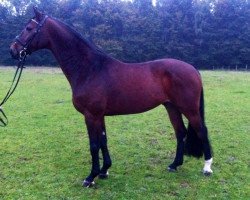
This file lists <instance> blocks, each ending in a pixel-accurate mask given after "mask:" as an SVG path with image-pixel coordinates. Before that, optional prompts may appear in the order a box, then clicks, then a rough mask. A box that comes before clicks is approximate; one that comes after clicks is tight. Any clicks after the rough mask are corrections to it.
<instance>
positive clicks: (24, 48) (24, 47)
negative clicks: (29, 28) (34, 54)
mask: <svg viewBox="0 0 250 200" xmlns="http://www.w3.org/2000/svg"><path fill="white" fill-rule="evenodd" d="M47 18H48V16H47V15H45V17H44V18H43V20H42V21H41V22H40V23H39V22H37V21H36V20H35V19H31V21H32V22H34V23H36V24H37V26H36V31H35V32H34V33H33V35H31V36H30V38H29V39H28V40H27V41H26V42H25V43H23V42H22V41H21V40H20V36H21V34H20V35H18V36H16V38H15V42H17V43H19V44H20V45H21V46H22V49H21V51H20V52H19V59H22V58H23V57H24V56H26V55H27V54H29V50H28V47H29V45H30V44H31V42H32V41H33V40H34V38H35V37H36V35H37V34H38V33H39V32H40V31H41V29H42V27H43V25H44V23H45V22H46V19H47Z"/></svg>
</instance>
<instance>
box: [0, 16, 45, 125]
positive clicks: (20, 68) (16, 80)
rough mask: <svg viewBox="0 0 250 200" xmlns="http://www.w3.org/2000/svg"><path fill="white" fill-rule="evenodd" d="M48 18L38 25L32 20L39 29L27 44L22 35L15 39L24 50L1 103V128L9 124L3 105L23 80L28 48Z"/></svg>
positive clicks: (20, 54) (20, 53)
mask: <svg viewBox="0 0 250 200" xmlns="http://www.w3.org/2000/svg"><path fill="white" fill-rule="evenodd" d="M47 18H48V16H47V15H46V16H45V17H44V18H43V20H42V21H41V22H40V23H38V22H37V21H36V20H34V19H31V21H33V22H35V23H36V24H37V27H36V31H35V32H34V34H33V35H32V36H31V37H30V38H29V39H28V41H27V42H26V43H23V42H22V41H21V40H20V35H18V36H17V37H16V38H15V42H18V43H19V44H20V45H21V46H22V50H21V51H20V52H19V62H18V64H17V69H16V73H15V75H14V78H13V80H12V83H11V86H10V89H9V90H8V92H7V94H6V95H5V97H4V99H3V100H2V102H1V103H0V114H2V116H0V127H1V126H2V127H4V126H7V124H8V118H7V116H6V114H5V113H4V111H3V108H2V105H3V104H4V103H5V102H6V101H7V100H8V99H9V98H10V96H11V95H12V94H13V93H14V91H15V89H16V87H17V85H18V83H19V80H20V78H21V75H22V71H23V68H24V64H25V60H26V56H27V55H28V47H29V45H30V44H31V42H32V41H33V39H34V38H35V37H36V35H37V34H38V33H39V32H40V31H41V28H42V27H43V25H44V23H45V21H46V19H47Z"/></svg>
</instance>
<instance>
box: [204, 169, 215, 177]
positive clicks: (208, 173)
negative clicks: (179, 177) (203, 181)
mask: <svg viewBox="0 0 250 200" xmlns="http://www.w3.org/2000/svg"><path fill="white" fill-rule="evenodd" d="M203 174H204V176H211V175H212V174H213V171H212V170H211V171H205V170H203Z"/></svg>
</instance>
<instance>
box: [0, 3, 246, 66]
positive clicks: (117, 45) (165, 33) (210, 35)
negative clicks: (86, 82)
mask: <svg viewBox="0 0 250 200" xmlns="http://www.w3.org/2000/svg"><path fill="white" fill-rule="evenodd" d="M5 2H8V4H6V3H5V4H3V3H2V4H0V44H1V46H0V58H1V59H0V64H1V65H13V60H12V59H11V58H10V56H9V44H10V42H11V41H12V40H13V38H14V37H15V36H16V35H17V34H18V33H20V30H21V29H22V28H23V27H24V25H25V24H26V22H27V20H28V19H30V18H31V17H32V16H33V12H32V7H33V5H37V6H38V7H39V8H40V9H41V10H43V11H44V12H45V13H46V14H48V15H51V16H53V17H56V18H58V19H61V20H62V21H64V22H66V23H67V24H69V25H70V26H73V27H74V29H75V30H77V31H78V32H80V33H81V34H82V35H83V36H84V37H85V38H87V39H88V40H90V41H92V42H94V43H95V44H96V45H97V46H99V47H100V48H101V49H103V50H104V51H105V52H107V53H108V54H110V55H111V56H113V57H116V58H118V59H121V60H123V61H126V62H142V61H147V60H152V59H158V58H166V57H171V58H177V59H181V60H184V61H186V62H189V63H191V64H193V65H195V66H196V67H197V68H212V67H213V66H221V67H223V66H224V67H227V66H237V67H238V68H240V67H245V66H246V65H248V66H249V65H250V23H249V22H250V20H249V19H250V2H249V1H248V0H193V1H192V0H157V1H156V3H155V4H154V5H153V3H152V1H151V0H134V1H132V2H130V1H122V0H85V1H82V0H60V1H59V0H41V1H39V0H18V1H17V0H9V1H5ZM28 60H29V64H32V65H57V64H56V62H55V60H54V58H53V57H52V56H51V55H50V53H48V52H46V51H42V52H38V53H34V54H33V55H32V56H31V57H30V58H29V59H28Z"/></svg>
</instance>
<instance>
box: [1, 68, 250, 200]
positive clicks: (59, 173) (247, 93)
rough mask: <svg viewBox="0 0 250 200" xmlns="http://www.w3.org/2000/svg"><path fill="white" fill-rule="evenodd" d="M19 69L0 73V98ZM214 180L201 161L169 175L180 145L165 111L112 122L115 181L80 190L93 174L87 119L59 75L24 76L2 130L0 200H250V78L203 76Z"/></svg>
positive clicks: (112, 175) (247, 75) (188, 162)
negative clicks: (89, 174) (205, 174)
mask: <svg viewBox="0 0 250 200" xmlns="http://www.w3.org/2000/svg"><path fill="white" fill-rule="evenodd" d="M13 73H14V69H11V68H9V69H3V68H0V83H1V87H0V98H3V96H4V95H5V92H6V91H7V89H8V87H9V85H10V83H11V80H12V76H13ZM201 73H202V76H203V81H204V88H205V100H206V101H205V103H206V121H207V126H208V129H209V133H210V138H211V141H212V145H213V149H214V165H213V170H214V174H213V175H212V176H210V177H204V176H203V175H202V173H201V170H202V167H203V160H197V159H194V158H188V157H186V158H185V163H184V165H183V166H182V167H180V168H179V170H178V172H177V173H169V172H167V171H166V167H167V165H168V164H169V163H171V161H172V159H173V156H174V153H175V146H176V141H175V137H174V133H173V129H172V127H171V125H170V122H169V119H168V117H167V114H166V111H165V109H164V108H163V107H158V108H156V109H154V110H152V111H149V112H146V113H143V114H138V115H129V116H117V117H107V118H106V125H107V131H108V138H109V148H110V152H111V156H112V159H113V166H112V168H111V169H110V178H109V179H107V180H96V182H97V184H96V186H95V187H94V188H91V189H86V188H82V186H81V182H82V179H83V178H85V176H86V175H87V174H88V172H89V170H90V164H91V162H90V154H89V145H88V138H87V134H86V127H85V125H84V121H83V117H82V116H81V115H80V114H79V113H77V111H75V109H74V108H73V105H72V103H71V91H70V88H69V84H68V83H67V80H66V78H65V77H64V75H63V74H62V73H61V71H60V70H55V69H28V68H27V69H25V71H24V74H23V77H22V80H21V83H20V85H19V86H18V88H17V91H16V93H15V94H14V96H13V97H11V99H10V100H9V102H7V104H6V105H5V106H4V108H5V111H6V113H7V114H8V116H9V121H10V124H9V126H8V127H6V128H0V199H1V200H2V199H25V200H26V199H39V200H40V199H108V200H113V199H114V200H121V199H140V200H141V199H149V200H152V199H190V200H194V199H227V200H228V199H232V200H236V199H237V200H238V199H250V170H249V169H250V157H249V155H250V135H249V134H250V73H244V72H222V71H214V72H210V71H204V72H201Z"/></svg>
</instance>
